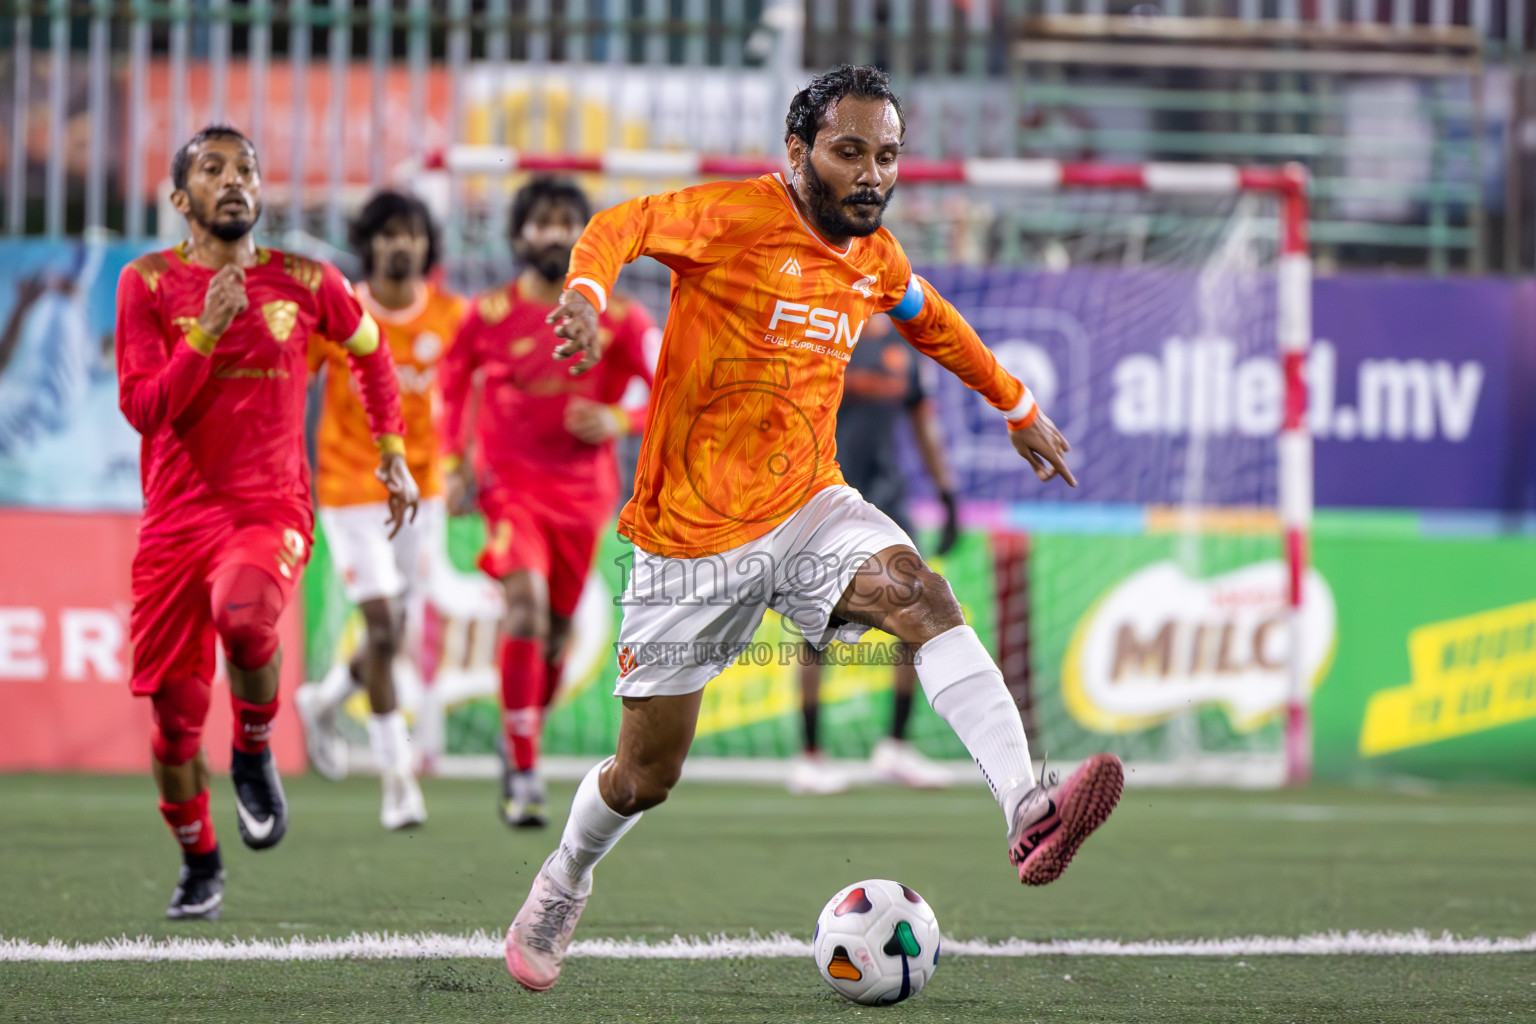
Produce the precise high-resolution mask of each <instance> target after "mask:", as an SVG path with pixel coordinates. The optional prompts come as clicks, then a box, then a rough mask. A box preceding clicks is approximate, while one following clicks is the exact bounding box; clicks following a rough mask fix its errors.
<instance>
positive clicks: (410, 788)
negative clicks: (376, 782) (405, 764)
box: [379, 771, 427, 832]
mask: <svg viewBox="0 0 1536 1024" xmlns="http://www.w3.org/2000/svg"><path fill="white" fill-rule="evenodd" d="M380 778H381V780H382V781H383V783H384V807H383V809H382V810H380V811H379V821H380V822H381V823H382V824H383V826H384V827H385V828H387V829H389V830H390V831H391V832H394V831H396V830H398V829H402V828H413V827H415V826H417V825H420V824H421V823H422V822H424V821H426V820H427V802H426V800H424V799H423V798H422V795H421V786H420V785H418V784H417V782H416V776H414V775H412V774H411V773H410V772H408V771H386V772H384V773H383V774H382V775H381V776H380Z"/></svg>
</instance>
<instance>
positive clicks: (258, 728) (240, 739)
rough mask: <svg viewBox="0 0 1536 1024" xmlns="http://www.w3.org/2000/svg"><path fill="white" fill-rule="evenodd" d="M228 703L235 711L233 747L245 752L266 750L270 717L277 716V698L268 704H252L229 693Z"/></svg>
mask: <svg viewBox="0 0 1536 1024" xmlns="http://www.w3.org/2000/svg"><path fill="white" fill-rule="evenodd" d="M229 704H230V707H232V708H234V711H235V749H236V750H238V751H240V752H242V753H245V754H259V753H261V752H262V751H263V750H266V749H267V741H268V740H269V739H271V738H272V719H274V718H276V717H277V704H278V701H277V698H276V697H273V698H272V703H270V704H252V703H251V702H250V701H246V700H241V699H240V698H239V697H236V696H235V695H234V694H230V695H229Z"/></svg>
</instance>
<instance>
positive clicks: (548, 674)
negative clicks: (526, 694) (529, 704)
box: [544, 658, 565, 710]
mask: <svg viewBox="0 0 1536 1024" xmlns="http://www.w3.org/2000/svg"><path fill="white" fill-rule="evenodd" d="M563 675H565V659H564V658H561V659H560V660H559V661H547V662H545V663H544V708H545V710H548V709H549V706H550V705H551V704H553V703H554V702H555V694H556V693H557V692H559V690H560V677H561V676H563Z"/></svg>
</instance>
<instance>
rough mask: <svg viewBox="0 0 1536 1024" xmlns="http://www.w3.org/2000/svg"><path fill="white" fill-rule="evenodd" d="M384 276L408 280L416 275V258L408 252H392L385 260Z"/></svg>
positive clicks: (396, 279) (391, 278) (395, 279)
mask: <svg viewBox="0 0 1536 1024" xmlns="http://www.w3.org/2000/svg"><path fill="white" fill-rule="evenodd" d="M384 276H385V277H387V278H389V279H390V280H391V281H407V280H409V279H411V278H413V277H415V276H416V258H415V257H414V256H412V255H411V254H410V253H408V252H399V251H396V252H392V253H390V254H389V256H387V257H386V258H385V260H384Z"/></svg>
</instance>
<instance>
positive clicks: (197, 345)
mask: <svg viewBox="0 0 1536 1024" xmlns="http://www.w3.org/2000/svg"><path fill="white" fill-rule="evenodd" d="M186 339H187V344H188V345H191V346H192V351H194V352H196V353H197V354H198V355H200V356H211V355H213V347H214V346H215V345H217V344H218V343H219V339H218V337H217V336H216V335H212V334H209V333H208V332H207V331H205V330H203V325H202V324H200V323H198V322H197V321H196V320H193V321H192V326H190V327H188V328H187V333H186Z"/></svg>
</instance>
